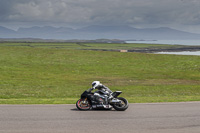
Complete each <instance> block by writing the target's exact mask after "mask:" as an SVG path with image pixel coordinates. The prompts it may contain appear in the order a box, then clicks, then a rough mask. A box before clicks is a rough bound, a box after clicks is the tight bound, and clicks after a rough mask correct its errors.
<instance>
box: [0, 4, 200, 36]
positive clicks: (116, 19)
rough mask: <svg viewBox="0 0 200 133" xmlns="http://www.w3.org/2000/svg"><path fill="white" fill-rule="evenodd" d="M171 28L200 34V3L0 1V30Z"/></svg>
mask: <svg viewBox="0 0 200 133" xmlns="http://www.w3.org/2000/svg"><path fill="white" fill-rule="evenodd" d="M88 25H106V26H110V25H130V26H132V27H136V28H154V27H171V28H175V29H179V30H183V31H189V32H194V33H200V0H0V26H6V27H8V28H12V29H17V28H18V27H31V26H56V27H61V26H64V27H72V28H79V27H84V26H88Z"/></svg>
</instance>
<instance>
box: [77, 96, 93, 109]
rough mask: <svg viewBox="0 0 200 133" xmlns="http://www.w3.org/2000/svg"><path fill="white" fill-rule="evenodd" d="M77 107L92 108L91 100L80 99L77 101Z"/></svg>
mask: <svg viewBox="0 0 200 133" xmlns="http://www.w3.org/2000/svg"><path fill="white" fill-rule="evenodd" d="M76 107H77V108H78V109H79V110H89V109H90V108H91V105H90V102H89V101H88V100H87V99H79V100H78V101H77V102H76Z"/></svg>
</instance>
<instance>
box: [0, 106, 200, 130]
mask: <svg viewBox="0 0 200 133" xmlns="http://www.w3.org/2000/svg"><path fill="white" fill-rule="evenodd" d="M90 132H91V133H200V102H187V103H153V104H130V105H129V108H128V109H127V110H126V111H123V112H119V111H114V110H111V111H78V110H77V109H76V107H75V105H0V133H90Z"/></svg>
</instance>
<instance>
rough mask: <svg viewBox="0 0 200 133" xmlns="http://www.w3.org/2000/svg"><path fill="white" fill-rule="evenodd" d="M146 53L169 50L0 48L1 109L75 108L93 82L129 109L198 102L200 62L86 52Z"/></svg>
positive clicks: (72, 45)
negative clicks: (20, 106) (19, 106)
mask: <svg viewBox="0 0 200 133" xmlns="http://www.w3.org/2000/svg"><path fill="white" fill-rule="evenodd" d="M148 47H172V46H170V45H153V44H151V45H148V44H91V43H89V44H85V43H84V44H76V43H0V104H68V103H75V102H76V101H77V100H78V98H79V97H80V94H81V93H82V92H83V91H84V90H86V89H88V88H90V87H91V83H92V81H94V80H99V81H101V82H102V83H103V84H104V85H106V86H108V87H109V88H110V89H111V90H113V91H115V90H121V91H123V93H122V95H121V96H122V97H125V98H127V99H128V100H129V102H132V103H135V102H137V103H144V102H180V101H200V57H199V56H183V55H158V54H144V53H120V52H113V51H92V50H88V49H112V50H113V49H114V50H115V49H133V48H139V49H141V48H148ZM174 47H175V46H174ZM82 49H85V50H82Z"/></svg>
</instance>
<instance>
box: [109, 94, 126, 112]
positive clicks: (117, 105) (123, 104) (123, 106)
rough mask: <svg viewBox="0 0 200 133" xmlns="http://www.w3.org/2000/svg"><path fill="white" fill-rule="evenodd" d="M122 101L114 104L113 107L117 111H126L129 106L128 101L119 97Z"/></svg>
mask: <svg viewBox="0 0 200 133" xmlns="http://www.w3.org/2000/svg"><path fill="white" fill-rule="evenodd" d="M117 99H119V100H120V101H121V102H120V103H115V104H113V108H114V109H115V110H117V111H125V110H126V109H127V108H128V101H127V100H126V99H125V98H123V97H118V98H117Z"/></svg>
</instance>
